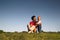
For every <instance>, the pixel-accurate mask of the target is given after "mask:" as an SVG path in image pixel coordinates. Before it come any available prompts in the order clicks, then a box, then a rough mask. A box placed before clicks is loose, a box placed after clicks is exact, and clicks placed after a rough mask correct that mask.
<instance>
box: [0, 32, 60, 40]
mask: <svg viewBox="0 0 60 40" xmlns="http://www.w3.org/2000/svg"><path fill="white" fill-rule="evenodd" d="M0 40H60V33H43V32H41V33H31V34H29V33H23V32H21V33H17V32H14V33H11V32H5V33H0Z"/></svg>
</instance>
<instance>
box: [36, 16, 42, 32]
mask: <svg viewBox="0 0 60 40" xmlns="http://www.w3.org/2000/svg"><path fill="white" fill-rule="evenodd" d="M41 26H42V22H41V17H40V16H38V21H37V28H38V32H41Z"/></svg>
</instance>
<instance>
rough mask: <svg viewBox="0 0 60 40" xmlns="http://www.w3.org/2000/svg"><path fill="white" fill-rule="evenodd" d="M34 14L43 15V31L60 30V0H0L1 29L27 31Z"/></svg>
mask: <svg viewBox="0 0 60 40" xmlns="http://www.w3.org/2000/svg"><path fill="white" fill-rule="evenodd" d="M33 15H35V16H36V18H37V17H38V16H41V21H42V30H43V31H52V32H53V31H54V32H57V31H60V0H0V30H4V31H7V32H14V31H18V32H21V31H27V24H28V23H29V22H30V21H31V16H33Z"/></svg>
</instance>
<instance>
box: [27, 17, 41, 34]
mask: <svg viewBox="0 0 60 40" xmlns="http://www.w3.org/2000/svg"><path fill="white" fill-rule="evenodd" d="M31 20H32V21H31V22H29V24H28V25H27V28H28V33H33V32H37V30H38V33H40V32H41V26H42V22H41V17H40V16H38V18H37V20H36V16H32V17H31Z"/></svg>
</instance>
